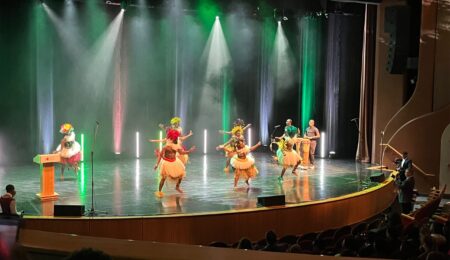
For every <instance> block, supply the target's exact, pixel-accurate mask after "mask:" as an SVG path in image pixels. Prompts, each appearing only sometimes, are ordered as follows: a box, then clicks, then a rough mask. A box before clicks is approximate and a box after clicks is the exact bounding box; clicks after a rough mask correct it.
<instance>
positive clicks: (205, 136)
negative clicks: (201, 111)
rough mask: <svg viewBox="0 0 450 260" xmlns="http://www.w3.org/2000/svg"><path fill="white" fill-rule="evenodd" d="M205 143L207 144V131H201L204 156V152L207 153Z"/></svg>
mask: <svg viewBox="0 0 450 260" xmlns="http://www.w3.org/2000/svg"><path fill="white" fill-rule="evenodd" d="M207 142H208V131H207V130H206V129H205V130H203V153H204V154H206V152H207V151H208V149H207V147H208V145H207Z"/></svg>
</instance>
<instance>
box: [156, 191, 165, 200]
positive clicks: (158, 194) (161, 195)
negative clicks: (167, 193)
mask: <svg viewBox="0 0 450 260" xmlns="http://www.w3.org/2000/svg"><path fill="white" fill-rule="evenodd" d="M155 196H156V197H158V198H162V197H163V196H164V193H163V192H162V191H155Z"/></svg>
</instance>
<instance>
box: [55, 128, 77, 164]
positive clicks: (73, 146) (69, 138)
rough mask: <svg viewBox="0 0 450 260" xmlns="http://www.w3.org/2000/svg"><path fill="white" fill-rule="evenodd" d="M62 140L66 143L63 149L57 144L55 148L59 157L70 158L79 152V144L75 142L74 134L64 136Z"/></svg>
mask: <svg viewBox="0 0 450 260" xmlns="http://www.w3.org/2000/svg"><path fill="white" fill-rule="evenodd" d="M63 140H64V143H66V145H65V147H61V144H59V145H58V147H57V148H56V151H57V152H59V154H60V155H61V157H63V158H70V157H72V156H74V155H76V154H77V153H79V152H80V151H81V146H80V144H79V143H78V142H77V141H75V132H71V133H70V134H68V135H65V136H64V138H63Z"/></svg>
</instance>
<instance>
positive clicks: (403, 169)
mask: <svg viewBox="0 0 450 260" xmlns="http://www.w3.org/2000/svg"><path fill="white" fill-rule="evenodd" d="M395 163H396V164H397V171H398V173H399V176H400V180H402V181H404V180H405V179H406V173H407V172H409V171H411V168H412V164H413V162H412V160H411V159H409V157H408V152H403V154H402V159H397V160H395Z"/></svg>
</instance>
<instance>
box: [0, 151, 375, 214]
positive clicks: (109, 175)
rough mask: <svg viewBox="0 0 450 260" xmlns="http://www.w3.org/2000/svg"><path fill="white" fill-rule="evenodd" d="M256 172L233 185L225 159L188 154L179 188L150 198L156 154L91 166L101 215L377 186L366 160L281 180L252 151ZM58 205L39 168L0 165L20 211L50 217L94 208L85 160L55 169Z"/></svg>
mask: <svg viewBox="0 0 450 260" xmlns="http://www.w3.org/2000/svg"><path fill="white" fill-rule="evenodd" d="M254 156H255V158H256V164H257V167H258V169H259V175H258V176H257V177H256V178H255V179H254V180H252V181H251V186H250V188H249V189H247V187H246V185H245V184H244V182H243V180H241V181H240V183H239V186H238V189H236V190H234V189H233V173H229V174H226V173H224V172H223V168H224V164H225V158H224V157H223V156H221V155H219V154H208V155H195V154H194V155H192V156H191V159H190V164H188V166H187V176H186V178H185V180H184V181H183V183H182V189H183V190H184V193H182V194H180V193H178V192H176V191H175V185H174V183H170V182H168V183H166V186H165V187H164V189H163V191H164V193H165V196H164V197H163V198H161V199H159V198H156V197H155V196H154V192H155V191H156V190H157V187H158V183H159V179H158V174H157V172H156V171H154V170H153V165H154V163H155V160H154V159H123V160H121V159H117V160H113V161H101V162H96V163H95V176H94V177H95V197H94V198H95V209H97V210H101V211H106V214H104V215H106V216H155V215H170V214H195V213H214V212H220V211H230V210H240V209H252V208H256V207H258V206H257V203H256V201H257V197H258V196H264V195H279V194H285V195H286V203H287V204H297V203H302V202H311V201H320V200H324V199H329V198H334V197H339V196H342V195H347V194H351V193H355V192H358V191H361V190H364V189H367V188H369V187H374V186H376V185H378V183H373V182H370V180H369V177H370V175H371V174H373V173H375V172H376V171H373V170H368V169H367V167H369V166H370V165H368V164H360V163H356V162H355V161H353V160H330V159H317V162H316V168H315V169H309V170H306V171H298V176H294V175H292V174H291V173H290V171H288V172H287V173H286V175H285V178H284V181H283V182H282V183H280V182H279V181H278V180H277V177H278V176H279V174H280V171H281V168H280V167H279V166H277V165H276V164H274V162H273V160H272V158H271V154H269V153H254ZM55 182H56V184H55V186H56V192H57V193H59V195H60V196H59V199H58V201H56V202H44V203H42V202H41V201H40V200H39V199H38V198H37V197H36V195H35V194H36V193H38V192H39V189H40V175H39V166H38V165H33V164H29V165H24V166H14V167H3V168H2V167H0V187H1V188H2V189H3V187H5V186H6V184H9V183H12V184H14V185H15V187H16V191H17V195H16V199H17V208H18V210H24V211H25V214H26V215H31V216H43V215H51V214H52V212H49V211H48V210H45V209H48V208H52V205H53V203H55V204H63V205H68V204H70V205H79V204H82V205H86V209H89V208H90V207H91V168H90V165H89V164H87V163H83V164H82V170H81V171H80V172H79V173H78V176H76V175H75V174H74V173H73V172H71V171H66V172H65V176H64V179H61V178H60V173H59V168H57V171H56V174H55Z"/></svg>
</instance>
